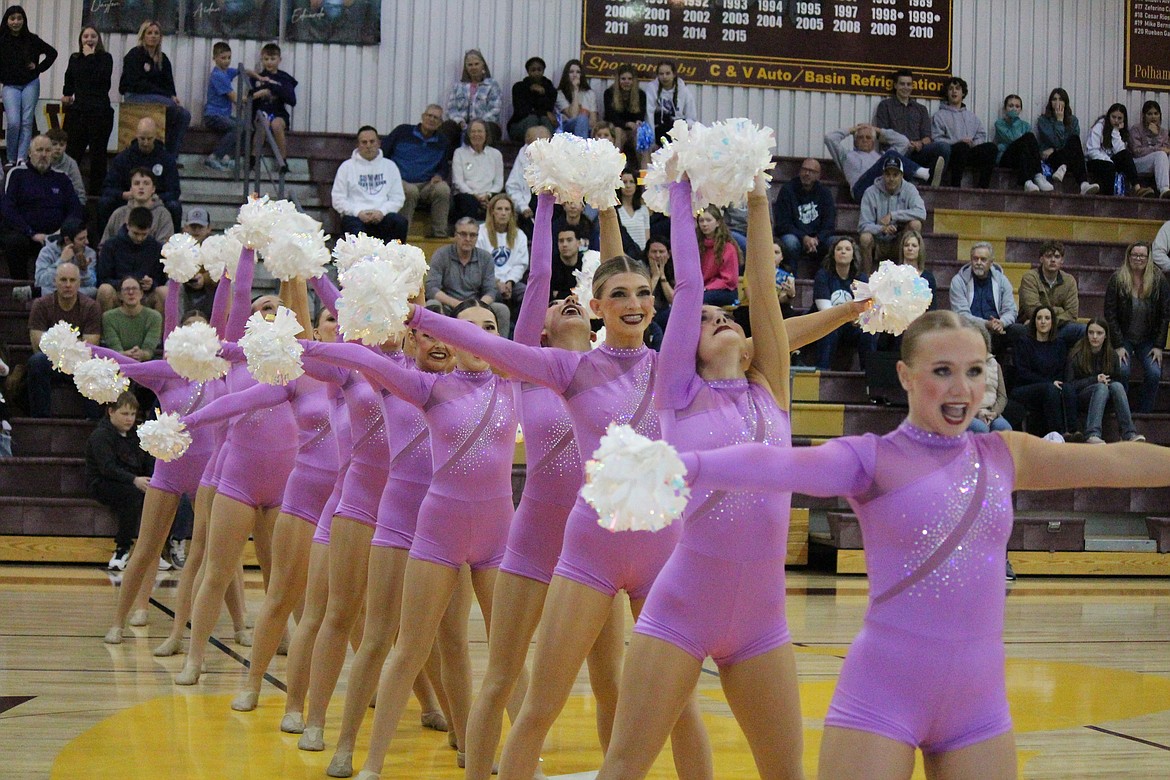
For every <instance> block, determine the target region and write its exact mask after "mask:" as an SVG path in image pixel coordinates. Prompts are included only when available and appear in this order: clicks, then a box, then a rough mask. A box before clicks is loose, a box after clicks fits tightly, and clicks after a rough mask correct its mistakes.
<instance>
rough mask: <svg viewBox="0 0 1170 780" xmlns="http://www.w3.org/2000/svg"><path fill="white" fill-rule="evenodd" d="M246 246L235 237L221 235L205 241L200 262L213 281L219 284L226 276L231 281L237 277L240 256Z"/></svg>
mask: <svg viewBox="0 0 1170 780" xmlns="http://www.w3.org/2000/svg"><path fill="white" fill-rule="evenodd" d="M243 251H244V245H243V244H241V243H240V242H239V240H238V239H236V237H235V236H229V235H227V234H226V233H221V234H218V235H214V236H208V237H207V238H205V239H203V244H202V245H201V246H200V247H199V261H200V262H201V263H202V264H203V267H204V268H205V269H207V273H208V274H210V275H211V278H212V280H214V281H216V282H218V281H219V280H220V278H221V277H223V276H224V275H226V276H227V277H228V278H229V279H231V278H234V277H235V275H236V266H237V265H239V263H240V254H241V253H242V252H243Z"/></svg>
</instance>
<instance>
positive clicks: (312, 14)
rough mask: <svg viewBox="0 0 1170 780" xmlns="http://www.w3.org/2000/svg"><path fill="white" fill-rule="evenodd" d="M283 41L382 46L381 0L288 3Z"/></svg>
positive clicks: (314, 0) (301, 0)
mask: <svg viewBox="0 0 1170 780" xmlns="http://www.w3.org/2000/svg"><path fill="white" fill-rule="evenodd" d="M287 2H288V16H287V18H286V22H285V27H284V37H285V38H286V39H288V40H290V41H304V42H308V43H350V44H359V45H368V44H376V43H381V42H382V2H381V0H287Z"/></svg>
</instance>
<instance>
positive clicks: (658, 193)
mask: <svg viewBox="0 0 1170 780" xmlns="http://www.w3.org/2000/svg"><path fill="white" fill-rule="evenodd" d="M689 139H690V128H689V126H688V125H687V122H686V120H685V119H676V120H675V121H674V127H672V128H671V129H670V132H669V133H668V135H667V137H666V138H665V139H663V142H662V145H661V146H660V147H659V148H658V149H656V150H654V154H652V155H650V166H649V167H648V168H647V169H646V177H645V178H644V179H643V186H644V187H645V191H644V192H643V193H642V202H643V203H645V204H646V208H648V209H650V210H651V211H657V212H658V213H660V214H665V215H667V216H670V185H671V184H672V183H674V182H676V181H679V179H680V178H681V176H682V171H681V169H680V168H679V167H678V150H679V149H680V148H681V147H682V146H683V145H685V144H686V143H687V142H688V140H689ZM695 210H696V211H698V207H696V209H695Z"/></svg>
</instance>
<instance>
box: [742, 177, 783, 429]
mask: <svg viewBox="0 0 1170 780" xmlns="http://www.w3.org/2000/svg"><path fill="white" fill-rule="evenodd" d="M767 193H768V189H767V185H766V184H765V183H764V177H763V176H762V175H760V176H757V177H756V186H755V188H754V189H753V190H752V191H751V193H750V194H749V195H748V222H747V238H748V247H747V268H746V269H745V274H746V275H747V285H748V289H749V290H756V291H757V292H756V296H755V300H754V301H752V305H751V306H749V307H748V317H749V321H750V322H751V326H752V368H753V369H754V370H756V371H758V372H759V373H760V374H761V375H762V377H763V379H764V381H765V382H767V384H768V389H769V390H771V391H772V397H773V398H775V399H776V403H777V404H779V405H780V408H781V409H787V408H788V401H789V393H788V366H789V357H788V353H789V347H788V331H787V329H786V328H785V327H784V315H783V314H782V313H781V311H780V300H779V299H778V298H777V297H776V293H775V286H776V273H775V265H774V264H773V261H772V220H771V214H770V213H769V210H768V194H767Z"/></svg>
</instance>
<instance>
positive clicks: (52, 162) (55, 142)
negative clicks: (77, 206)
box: [45, 127, 85, 206]
mask: <svg viewBox="0 0 1170 780" xmlns="http://www.w3.org/2000/svg"><path fill="white" fill-rule="evenodd" d="M45 137H46V138H48V139H49V144H50V146H49V167H50V168H52V169H53V170H54V171H56V172H57V173H63V174H65V175H66V176H68V177H69V181H70V183H72V184H73V191H74V192H75V193H77V200H78V201H79V202H80V203H81V205H83V206H84V205H85V180H84V179H82V178H81V169H80V168H78V167H77V160H74V159H73V158H72V157H70V156H69V155H68V154H67V153H66V152H65V149H66V148H67V147H68V146H69V135H68V134H67V133H66V132H65V131H64V130H62V129H61V128H59V127H54V128H52V129H51V130H46V131H45Z"/></svg>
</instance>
